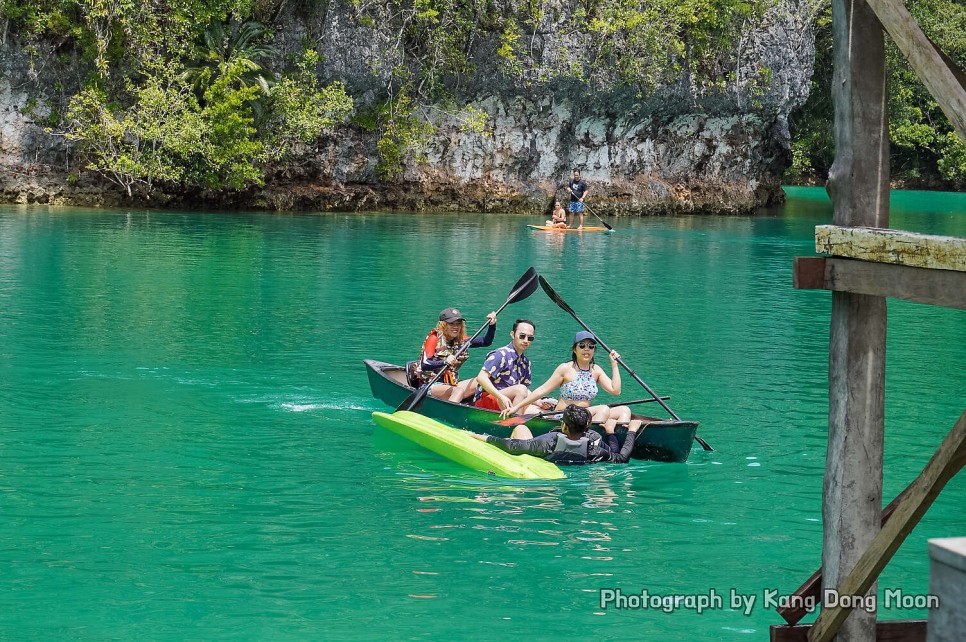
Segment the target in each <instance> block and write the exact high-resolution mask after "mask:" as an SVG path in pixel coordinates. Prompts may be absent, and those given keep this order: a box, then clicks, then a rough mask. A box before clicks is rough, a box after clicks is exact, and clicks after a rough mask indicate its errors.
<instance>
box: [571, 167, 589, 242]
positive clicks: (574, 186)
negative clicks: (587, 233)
mask: <svg viewBox="0 0 966 642" xmlns="http://www.w3.org/2000/svg"><path fill="white" fill-rule="evenodd" d="M567 191H568V192H570V205H569V207H568V208H567V209H568V211H569V212H570V220H569V221H568V222H567V226H568V227H573V226H574V214H576V215H577V216H579V217H580V223H579V226H578V227H577V229H578V230H580V229H583V227H584V199H585V198H586V197H587V194H588V193H589V192H590V189H588V187H587V183H585V182H584V181H583V179H581V178H580V170H579V169H574V178H573V180H571V181H570V185H568V186H567Z"/></svg>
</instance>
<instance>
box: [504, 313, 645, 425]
mask: <svg viewBox="0 0 966 642" xmlns="http://www.w3.org/2000/svg"><path fill="white" fill-rule="evenodd" d="M596 350H597V338H596V337H595V336H594V335H593V333H592V332H587V331H586V330H581V331H580V332H578V333H577V334H576V335H574V343H573V348H571V351H570V361H567V362H564V363H561V364H560V365H559V366H557V369H556V370H554V371H553V374H552V375H550V378H549V379H547V381H546V382H545V383H544V384H543V385H541V386H540V387H539V388H537V389H536V390H534V391H533V392H531V393H530V395H529V396H527V397H526V398H525V399H522V400H520V401H519V402H517V403H515V404H513V405H512V406H510V407H509V408H506V409H504V410H503V411H502V412H501V413H500V416H501V417H503V418H506V417H508V416H510V415H512V414H516V413H518V412H520V409H521V408H526V407H527V405H529V404H531V403H533V402H534V401H536V400H537V399H540V398H542V397H544V396H545V395H546V394H547V393H549V392H550V391H551V390H554V389H556V388H560V400H559V401H558V402H557V408H556V409H557V410H563V409H565V408H567V407H569V406H571V405H577V406H581V407H583V408H587V409H589V411H590V414H591V416H592V417H593V420H594V421H596V422H600V423H602V424H603V426H604V429H605V430H606V431H607V432H613V431H614V428H615V426H616V425H617V423H618V422H628V421H629V422H630V423H629V424H628V428H630V427H631V426H634V429H635V430H636V429H637V427H639V426H640V424H641V422H640V420H638V419H635V420H631V409H630V408H629V407H627V406H617V407H616V408H610V407H608V406H606V405H598V406H591V405H590V404H591V402H592V401H593V399H594V397H596V396H597V392H598V388H603V389H604V390H606V391H607V392H609V393H610V394H612V395H614V396H617V395H619V394H620V393H621V373H620V370H619V369H618V367H617V360H618V359H619V358H620V355H619V354H618V353H617V352H615V351H612V352H611V353H610V363H611V376H610V377H608V376H607V374H606V373H605V372H604V369H603V368H601V367H600V366H598V365H597V364H596V363H594V353H595V352H596Z"/></svg>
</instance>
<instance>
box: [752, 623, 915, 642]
mask: <svg viewBox="0 0 966 642" xmlns="http://www.w3.org/2000/svg"><path fill="white" fill-rule="evenodd" d="M811 628H812V625H811V624H799V625H797V626H779V625H772V626H771V627H770V631H769V638H768V639H769V640H771V642H807V640H808V632H809V630H810V629H811ZM875 639H876V642H926V620H888V621H885V622H876V625H875Z"/></svg>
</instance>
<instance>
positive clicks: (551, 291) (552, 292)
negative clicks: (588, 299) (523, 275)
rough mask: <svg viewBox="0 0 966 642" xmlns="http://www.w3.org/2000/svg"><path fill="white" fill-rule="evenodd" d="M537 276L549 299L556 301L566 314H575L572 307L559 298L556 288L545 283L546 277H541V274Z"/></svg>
mask: <svg viewBox="0 0 966 642" xmlns="http://www.w3.org/2000/svg"><path fill="white" fill-rule="evenodd" d="M537 278H538V280H539V282H540V287H541V288H543V291H544V292H546V293H547V296H548V297H550V300H551V301H553V302H554V303H556V304H557V306H558V307H559V308H560V309H562V310H563V311H564V312H566V313H567V314H569V315H571V316H576V312H574V310H573V308H571V307H570V306H569V305H567V302H566V301H564V300H563V299H562V298H560V295H559V294H557V292H556V290H554V289H553V288H552V287H550V284H549V283H547V279H545V278H543V277H542V276H541V277H537Z"/></svg>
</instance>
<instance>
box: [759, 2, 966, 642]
mask: <svg viewBox="0 0 966 642" xmlns="http://www.w3.org/2000/svg"><path fill="white" fill-rule="evenodd" d="M832 30H833V38H834V64H835V71H834V75H833V83H832V93H833V100H834V103H835V147H836V155H835V162H834V163H833V165H832V168H831V170H830V172H829V181H828V186H827V189H828V192H829V194H830V196H831V198H832V205H833V210H834V215H833V223H834V225H832V226H820V227H819V228H818V229H817V230H816V251H817V252H818V253H821V254H825V255H827V256H823V257H799V258H796V260H795V269H794V283H793V287H795V288H800V289H824V290H829V291H831V292H832V318H831V328H830V343H829V439H828V457H827V460H826V468H825V481H824V485H823V499H822V517H823V529H824V534H823V545H822V568H821V569H819V571H817V572H816V573H815V574H814V575H813V576H812V577H811V578H809V580H808V581H806V583H805V584H803V585H802V587H801V588H800V589H799V590H798V591H797V592H796V594H795V595H802V596H805V595H811V596H817V595H819V593H820V591H821V589H822V587H826V588H834V589H837V590H838V592H839V594H840V595H856V596H865V595H866V594H869V593H870V592H871V593H874V592H875V591H876V584H875V582H876V580H877V578H878V575H879V573H880V572H881V570H882V569H883V568H884V567H885V565H886V563H887V562H888V561H889V559H891V557H892V555H893V554H894V553H895V551H896V550H897V549H898V548H899V546H900V545H901V543H902V541H903V540H904V539H905V537H906V536H907V535H908V534H909V533H910V532H911V531H912V529H913V527H914V526H915V525H916V523H918V521H919V519H920V518H921V517H922V515H923V514H924V513H925V512H926V510H927V509H928V507H929V506H930V505H931V504H932V502H933V500H935V498H936V497H937V496H938V495H939V493H940V492H941V490H942V488H943V487H944V486H945V484H946V483H947V482H948V481H949V479H951V478H952V476H953V475H955V474H956V473H957V472H958V471H959V470H960V469H961V468H962V467H963V465H964V464H966V412H964V413H963V415H962V416H961V417H960V418H959V420H958V421H957V422H956V424H955V426H953V427H952V429H951V431H950V432H949V434H948V435H947V436H946V438H945V439H944V440H943V442H942V444H941V445H940V446H939V449H938V450H937V451H936V454H935V455H934V456H933V457H932V459H931V460H930V461H929V462H928V464H925V467H924V469H923V472H922V473H921V474H920V475H919V477H918V478H917V479H916V480H915V481H913V483H912V484H910V485H909V487H908V488H907V489H906V490H905V491H903V493H901V494H900V495H899V496H898V497H896V499H895V501H894V502H893V503H892V504H890V507H889V508H888V509H887V510H886V511H883V510H882V478H883V471H882V461H883V442H884V432H885V403H884V402H885V350H886V328H887V312H886V298H889V297H892V298H899V299H905V300H909V301H916V302H919V303H923V304H928V305H937V306H944V307H952V308H957V309H961V310H966V239H959V238H951V237H939V236H927V235H921V234H913V233H910V232H904V231H901V230H892V229H889V127H888V113H887V105H888V93H887V87H886V61H885V35H886V33H888V35H889V37H891V38H892V39H893V41H894V42H895V43H896V45H898V47H899V49H900V50H901V51H902V53H903V54H904V55H905V56H906V58H907V59H908V60H909V63H910V65H911V67H912V68H913V70H914V71H915V72H916V74H917V75H918V76H919V78H920V79H921V80H922V81H923V83H924V84H925V86H926V87H927V88H928V89H929V91H930V92H931V93H932V95H933V97H934V98H935V99H936V101H937V102H938V103H939V105H940V106H941V107H942V109H943V112H944V113H945V114H946V116H947V117H948V118H949V121H950V122H951V123H952V125H953V127H954V128H955V130H956V132H957V133H958V134H959V136H960V138H962V139H963V140H964V141H966V74H963V72H962V71H961V70H959V69H958V68H957V67H956V66H955V65H954V64H953V63H952V62H951V61H950V59H949V58H948V57H947V56H946V55H945V54H943V52H942V51H940V50H939V48H938V47H937V46H936V45H935V44H934V43H933V42H932V41H931V40H929V38H928V37H927V36H926V35H925V34H924V33H923V32H922V30H921V29H920V27H919V26H918V25H917V24H916V22H915V20H914V19H913V18H912V16H911V15H910V14H909V12H908V10H907V9H906V7H905V6H904V5H903V3H902V2H901V0H832ZM779 614H780V615H782V617H783V618H784V619H785V620H786V622H787V623H788V625H775V626H772V627H771V631H770V638H771V640H772V641H773V642H780V641H791V640H806V639H807V640H808V641H809V642H820V641H826V640H832V639H835V640H838V641H839V642H874V641H875V640H877V639H878V640H894V641H913V640H915V641H925V639H926V623H925V621H923V620H915V621H904V622H877V621H876V613H875V612H874V611H873V612H871V613H870V612H866V611H865V610H862V609H859V610H852V609H847V608H843V607H838V606H836V607H834V608H828V609H825V608H823V609H822V612H821V614H820V615H819V617H818V619H817V620H816V621H815V623H814V624H812V625H799V624H798V622H799V621H800V620H801V619H802V617H803V616H804V615H805V612H804V610H801V609H799V610H796V609H794V608H785V609H780V610H779Z"/></svg>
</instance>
